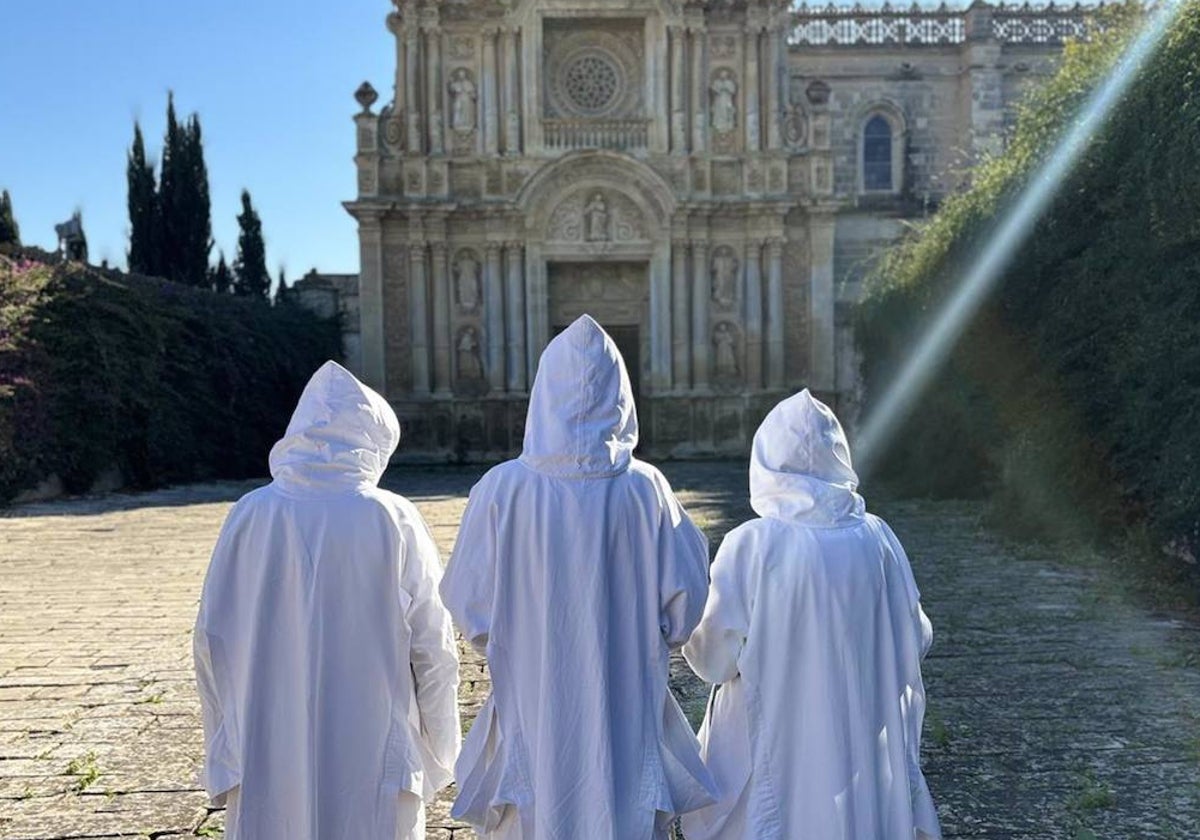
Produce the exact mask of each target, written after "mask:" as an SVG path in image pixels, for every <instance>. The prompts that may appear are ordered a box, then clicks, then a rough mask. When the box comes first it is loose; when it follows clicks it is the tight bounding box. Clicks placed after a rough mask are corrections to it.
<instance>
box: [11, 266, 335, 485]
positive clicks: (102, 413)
mask: <svg viewBox="0 0 1200 840" xmlns="http://www.w3.org/2000/svg"><path fill="white" fill-rule="evenodd" d="M339 354H340V336H339V330H338V326H337V324H336V322H334V321H329V320H321V319H319V318H317V317H316V316H315V315H313V314H312V313H310V312H308V311H307V310H305V309H303V308H301V307H299V306H297V305H293V304H289V303H286V302H284V303H281V304H278V305H275V306H272V305H271V304H269V303H268V302H266V301H265V300H260V299H252V298H238V297H234V296H231V295H218V294H214V293H213V292H211V291H209V290H207V289H198V288H190V287H187V286H184V285H181V284H178V283H173V282H170V281H165V280H159V279H154V278H149V277H141V276H135V275H127V274H122V273H119V272H115V271H105V270H100V269H96V268H93V267H90V266H86V265H82V264H79V263H63V262H59V261H57V260H56V259H54V258H52V257H48V256H47V255H45V254H40V253H38V252H35V251H22V250H12V249H10V250H9V253H8V254H0V503H2V502H7V501H10V500H12V499H13V498H14V497H16V496H17V495H18V494H19V493H21V492H22V491H26V490H29V489H31V488H33V487H35V486H37V485H39V484H40V483H42V482H44V481H46V480H47V479H49V478H50V477H56V479H57V481H60V482H61V484H62V487H63V488H64V489H65V490H66V491H68V492H84V491H87V490H88V489H89V488H91V487H92V486H94V484H95V483H96V481H97V480H98V479H99V478H100V477H101V476H105V475H112V474H113V470H114V468H115V469H116V470H117V471H119V475H120V477H121V480H122V482H123V483H124V484H125V485H127V486H132V487H138V488H146V487H154V486H159V485H163V484H168V483H175V482H182V481H195V480H202V479H215V478H240V477H248V476H259V475H264V474H265V473H266V471H267V454H268V452H269V449H270V446H271V445H272V443H273V442H274V441H275V440H276V439H277V438H278V437H279V436H280V435H281V433H282V432H283V430H284V428H285V427H286V425H287V421H288V418H289V416H290V413H291V410H292V408H293V406H294V405H295V401H296V398H297V397H298V396H299V394H300V391H301V389H302V388H303V386H304V383H305V382H306V381H307V379H308V377H309V375H310V374H311V373H312V371H313V370H315V369H316V368H317V367H318V366H319V365H320V364H321V363H322V362H323V361H325V360H326V359H330V358H337V357H338V356H339Z"/></svg>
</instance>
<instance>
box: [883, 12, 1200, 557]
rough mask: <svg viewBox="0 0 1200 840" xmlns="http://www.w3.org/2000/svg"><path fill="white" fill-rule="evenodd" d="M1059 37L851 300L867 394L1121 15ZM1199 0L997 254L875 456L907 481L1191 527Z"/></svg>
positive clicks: (1096, 519) (1090, 73)
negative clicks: (911, 412) (1000, 136)
mask: <svg viewBox="0 0 1200 840" xmlns="http://www.w3.org/2000/svg"><path fill="white" fill-rule="evenodd" d="M1104 14H1107V15H1108V16H1109V18H1108V28H1107V30H1106V31H1105V33H1104V34H1103V35H1102V36H1101V37H1099V38H1097V39H1096V40H1095V41H1094V42H1092V43H1089V44H1075V45H1071V46H1069V47H1068V49H1067V51H1066V53H1065V57H1064V62H1063V64H1062V67H1061V70H1060V72H1058V73H1057V75H1056V76H1055V77H1054V78H1053V79H1052V80H1051V81H1050V82H1049V83H1048V84H1047V85H1046V86H1044V87H1043V88H1041V89H1039V90H1038V91H1037V92H1036V93H1034V94H1032V95H1031V97H1030V99H1029V100H1028V102H1027V103H1026V105H1025V106H1024V108H1023V109H1022V111H1021V113H1020V115H1019V119H1018V122H1017V127H1016V130H1015V133H1014V135H1013V137H1012V138H1011V139H1010V143H1009V145H1008V149H1007V151H1006V152H1005V154H1004V155H1003V156H1001V157H998V158H996V159H994V160H991V161H989V162H987V163H986V164H984V165H983V166H982V167H981V168H980V169H979V170H977V172H976V173H975V176H974V183H973V185H972V186H971V187H970V188H969V189H968V190H966V191H965V192H963V193H962V194H959V195H956V196H954V197H952V198H951V199H949V200H948V201H947V202H946V203H945V204H944V205H943V207H942V209H941V210H940V212H939V213H938V214H937V216H935V217H934V218H933V219H932V220H931V221H930V222H929V223H928V224H927V225H925V226H923V227H921V228H919V229H917V230H916V231H915V232H914V233H913V235H912V236H911V237H910V238H909V239H908V240H907V241H905V242H904V243H903V244H902V245H901V246H900V247H899V248H897V249H896V250H895V251H894V252H893V253H891V254H890V255H889V256H888V257H887V258H886V259H885V261H884V263H883V264H882V266H881V267H880V269H879V271H878V275H877V276H876V277H875V278H874V280H873V283H872V286H871V289H870V291H869V293H868V298H867V300H866V302H865V305H864V306H863V307H862V309H861V311H860V323H859V339H860V342H861V349H862V351H863V355H864V359H865V364H864V379H865V382H866V388H867V411H868V412H869V410H870V401H871V398H872V397H873V396H876V395H878V394H880V393H881V392H882V390H883V389H884V388H885V387H886V385H887V383H888V382H889V381H890V380H891V378H892V377H893V376H894V372H895V369H896V364H897V363H898V360H900V359H901V358H902V357H903V356H904V353H905V351H906V349H907V348H909V347H911V346H912V344H913V342H914V341H915V340H916V336H918V335H919V333H920V331H921V330H922V329H923V328H924V327H925V325H926V324H927V323H928V320H927V319H928V318H930V317H931V315H932V314H933V313H934V312H936V310H937V308H938V305H939V304H940V302H941V301H942V300H943V299H944V298H945V296H946V295H947V294H948V292H949V291H950V290H951V289H952V288H953V285H954V283H955V282H956V280H957V278H958V277H959V276H960V274H961V268H962V267H963V266H965V265H966V264H967V263H968V262H969V261H970V260H971V259H972V257H973V255H974V254H975V253H977V250H978V248H979V246H980V244H981V242H983V241H984V240H985V239H986V237H987V236H988V234H989V233H990V232H991V229H992V225H993V224H994V220H995V219H996V217H997V216H998V215H999V214H1000V213H1001V212H1002V210H1003V208H1004V207H1005V206H1006V204H1007V203H1008V202H1009V201H1010V199H1011V198H1012V196H1014V195H1015V194H1017V193H1018V192H1019V191H1020V190H1021V189H1022V187H1024V185H1025V183H1026V180H1027V178H1028V177H1029V173H1030V172H1032V171H1033V168H1034V167H1035V166H1036V164H1037V163H1039V162H1040V161H1042V160H1043V159H1044V158H1045V156H1046V155H1047V154H1048V153H1049V151H1050V150H1051V148H1052V147H1053V144H1054V141H1055V140H1056V139H1057V138H1058V136H1059V135H1060V134H1061V132H1062V130H1063V128H1064V127H1065V126H1067V125H1069V124H1070V122H1071V120H1073V119H1074V118H1075V116H1076V114H1077V113H1078V111H1079V108H1080V106H1081V105H1082V103H1083V102H1084V101H1085V99H1086V98H1087V95H1088V94H1089V93H1090V92H1091V91H1092V90H1093V89H1094V87H1095V85H1096V83H1097V80H1098V79H1100V78H1101V77H1102V76H1103V74H1105V73H1106V72H1108V70H1109V69H1110V68H1111V67H1112V65H1113V62H1114V61H1115V58H1116V57H1117V56H1118V55H1119V53H1120V51H1121V48H1122V47H1123V45H1124V44H1125V43H1127V42H1128V39H1129V37H1130V34H1131V33H1132V32H1133V31H1134V29H1135V28H1136V26H1135V24H1136V22H1137V21H1138V20H1139V19H1140V11H1139V10H1138V9H1137V8H1136V7H1134V6H1121V7H1116V8H1109V9H1108V10H1107V11H1106V12H1105V13H1104ZM1198 460H1200V2H1196V1H1195V0H1193V2H1189V3H1187V4H1186V6H1185V7H1184V9H1183V11H1182V13H1181V15H1180V17H1179V18H1178V20H1177V21H1176V22H1175V24H1174V25H1173V26H1172V28H1171V30H1170V32H1169V34H1168V37H1167V38H1166V40H1165V42H1164V43H1163V44H1162V46H1161V47H1160V49H1159V51H1158V52H1157V53H1156V55H1155V56H1154V57H1153V58H1152V59H1151V60H1150V62H1149V64H1148V66H1147V68H1146V70H1145V72H1144V73H1143V74H1142V76H1141V77H1140V78H1139V79H1138V80H1137V81H1136V82H1135V83H1134V84H1133V86H1132V88H1131V90H1130V92H1129V93H1128V94H1127V96H1126V97H1125V98H1124V99H1123V100H1122V102H1121V103H1120V105H1119V106H1118V108H1117V110H1116V112H1115V114H1114V116H1113V117H1112V119H1111V120H1110V121H1109V122H1108V124H1107V125H1106V126H1105V127H1104V129H1103V130H1102V132H1101V135H1100V136H1099V137H1098V138H1097V139H1096V140H1095V142H1093V143H1092V144H1091V146H1090V147H1089V149H1088V150H1087V152H1086V154H1085V155H1084V156H1083V159H1082V160H1081V161H1080V162H1079V163H1078V165H1077V166H1076V167H1075V168H1074V170H1073V171H1072V172H1071V173H1070V175H1069V176H1068V177H1067V178H1066V181H1065V183H1064V184H1063V185H1062V188H1061V190H1060V192H1059V193H1058V195H1057V198H1056V200H1055V201H1054V203H1053V204H1052V206H1051V207H1050V208H1049V210H1048V212H1047V213H1046V214H1045V215H1044V216H1043V217H1042V218H1041V219H1040V220H1039V221H1038V222H1037V225H1036V227H1035V229H1034V231H1033V233H1032V236H1031V237H1030V239H1029V240H1028V241H1027V242H1026V243H1025V244H1024V245H1023V246H1022V247H1021V248H1020V250H1019V252H1018V253H1016V254H1013V255H1012V260H1011V262H1010V263H1009V265H1008V267H1007V268H1006V269H1005V272H1004V276H1003V278H1002V280H1001V284H1000V287H999V290H998V292H997V293H996V295H995V296H994V297H993V298H992V299H991V300H990V301H989V302H988V304H987V305H985V307H984V308H983V310H982V312H981V313H980V315H979V316H978V317H977V318H976V319H975V321H974V322H973V323H972V324H971V325H970V327H969V329H968V331H967V333H966V334H965V335H964V337H963V338H962V340H961V341H960V342H959V345H958V346H957V347H956V348H955V351H954V353H953V355H952V357H951V358H950V359H949V360H948V361H947V363H946V365H945V367H944V368H943V369H942V370H941V371H940V373H939V375H938V377H937V379H936V381H935V382H934V383H933V384H932V385H931V387H930V388H929V391H928V393H927V394H926V395H925V399H924V402H923V403H922V407H921V409H920V410H919V412H918V413H917V415H916V416H914V417H913V418H911V419H910V420H909V421H908V422H907V423H906V424H905V425H904V428H903V429H902V430H901V433H900V434H899V435H898V436H897V437H896V439H895V440H894V442H893V445H892V447H891V451H890V453H889V455H888V457H887V458H886V462H885V463H884V464H883V465H882V467H881V469H882V472H883V474H884V475H885V476H888V477H891V479H892V480H894V481H898V482H899V483H900V484H901V486H902V489H904V490H907V491H910V492H920V493H933V494H960V493H964V492H968V493H985V494H991V495H992V496H993V497H994V498H996V499H997V500H998V501H999V502H1000V503H1001V510H1003V512H1004V514H1005V516H1006V518H1007V520H1008V521H1009V522H1012V523H1016V524H1019V525H1022V526H1024V527H1026V528H1027V529H1031V530H1035V531H1041V532H1045V533H1048V534H1053V535H1066V536H1071V537H1090V536H1095V535H1102V534H1111V533H1112V532H1113V531H1114V530H1120V529H1121V528H1123V527H1126V526H1130V525H1133V524H1141V523H1146V524H1148V525H1149V527H1150V528H1151V529H1152V532H1153V534H1154V536H1155V537H1156V538H1157V539H1158V540H1159V541H1160V542H1161V543H1162V544H1164V545H1166V546H1168V547H1169V548H1170V549H1171V550H1172V551H1173V553H1175V554H1176V555H1177V556H1180V557H1185V558H1194V557H1195V553H1196V550H1197V547H1198V546H1200V470H1198V469H1197V468H1198V467H1200V463H1197V462H1198Z"/></svg>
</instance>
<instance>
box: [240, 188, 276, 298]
mask: <svg viewBox="0 0 1200 840" xmlns="http://www.w3.org/2000/svg"><path fill="white" fill-rule="evenodd" d="M237 220H238V231H239V232H238V253H237V259H236V260H234V263H233V271H234V275H235V278H234V281H233V291H234V294H238V295H243V296H246V297H256V298H262V299H263V300H267V299H268V295H269V294H270V290H271V275H270V274H269V273H268V272H267V248H266V245H265V244H264V243H263V235H262V221H261V220H260V219H259V218H258V213H257V212H256V211H255V210H254V205H253V204H252V203H251V201H250V192H249V190H242V212H241V213H240V214H239V215H238V217H237Z"/></svg>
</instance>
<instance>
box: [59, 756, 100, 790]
mask: <svg viewBox="0 0 1200 840" xmlns="http://www.w3.org/2000/svg"><path fill="white" fill-rule="evenodd" d="M64 775H67V776H74V777H75V784H74V786H73V789H74V791H75V792H76V793H83V792H84V791H85V790H87V789H88V788H89V787H91V786H92V785H94V784H95V783H96V780H97V779H99V778H100V765H99V764H98V763H97V762H96V754H95V753H94V752H90V751H89V752H88V753H87V754H86V755H81V756H79V757H77V758H73V759H71V763H70V764H68V765H67V772H66V773H65V774H64Z"/></svg>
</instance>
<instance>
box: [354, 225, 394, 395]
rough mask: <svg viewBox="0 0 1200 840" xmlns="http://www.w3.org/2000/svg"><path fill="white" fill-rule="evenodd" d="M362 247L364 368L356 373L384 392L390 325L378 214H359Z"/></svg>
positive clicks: (360, 311)
mask: <svg viewBox="0 0 1200 840" xmlns="http://www.w3.org/2000/svg"><path fill="white" fill-rule="evenodd" d="M358 247H359V261H360V269H359V275H358V300H359V307H358V318H359V324H358V329H359V342H360V345H361V347H362V370H358V371H355V373H357V374H358V375H359V376H361V377H362V380H363V382H365V383H366V384H367V385H369V386H370V387H372V388H374V389H375V390H376V391H379V392H380V393H383V392H384V391H385V389H386V382H387V380H386V379H385V375H386V372H387V371H386V361H385V360H386V354H385V348H386V343H385V340H384V339H385V335H386V333H385V328H386V324H385V323H384V319H383V312H384V306H383V227H382V225H381V224H380V220H379V217H378V216H375V215H360V216H359V218H358Z"/></svg>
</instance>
